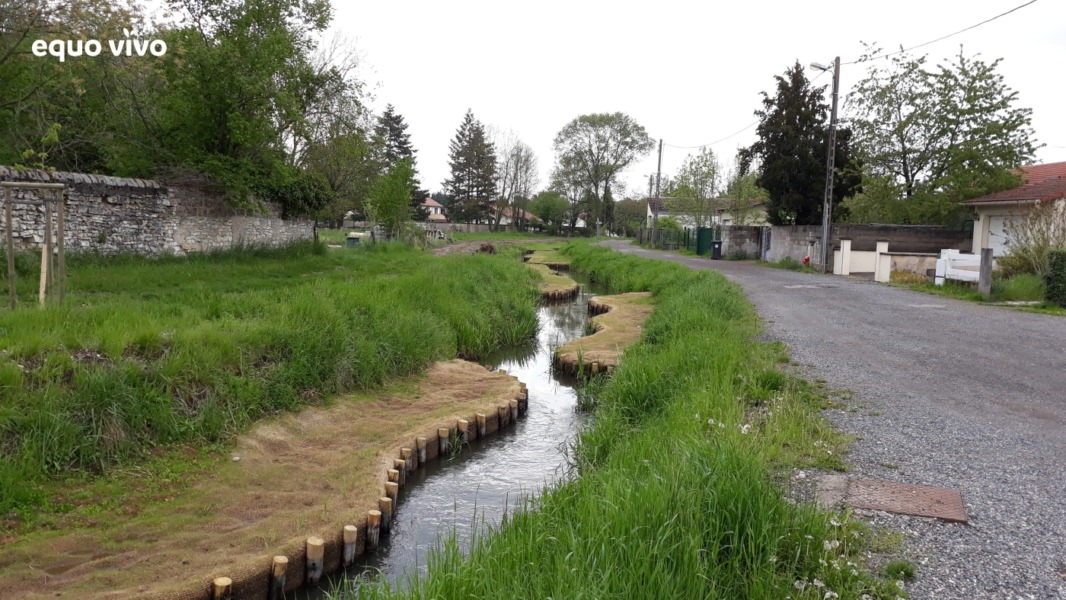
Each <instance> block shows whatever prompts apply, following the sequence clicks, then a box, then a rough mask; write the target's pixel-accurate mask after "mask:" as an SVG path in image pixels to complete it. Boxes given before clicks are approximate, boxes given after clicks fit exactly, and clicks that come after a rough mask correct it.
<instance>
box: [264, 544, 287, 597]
mask: <svg viewBox="0 0 1066 600" xmlns="http://www.w3.org/2000/svg"><path fill="white" fill-rule="evenodd" d="M288 568H289V558H288V557H287V556H280V555H279V556H275V557H274V562H273V563H272V564H271V565H270V589H269V590H268V591H267V600H285V571H286V570H288Z"/></svg>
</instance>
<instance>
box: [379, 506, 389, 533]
mask: <svg viewBox="0 0 1066 600" xmlns="http://www.w3.org/2000/svg"><path fill="white" fill-rule="evenodd" d="M378 511H379V512H380V513H381V533H383V534H385V535H388V534H389V532H390V531H391V530H392V498H389V497H384V498H378Z"/></svg>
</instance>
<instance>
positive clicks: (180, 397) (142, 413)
mask: <svg viewBox="0 0 1066 600" xmlns="http://www.w3.org/2000/svg"><path fill="white" fill-rule="evenodd" d="M68 262H69V269H68V270H69V281H68V284H67V289H68V294H67V301H66V303H64V304H63V305H58V304H50V305H48V306H47V307H45V308H43V309H38V308H37V307H36V306H33V305H32V304H30V303H29V302H27V303H26V304H24V305H23V306H22V307H20V308H19V309H18V310H17V311H14V312H12V311H3V312H0V332H2V335H0V434H2V437H0V514H8V513H9V512H10V511H13V510H14V511H16V512H20V513H21V514H23V516H24V517H28V516H29V515H32V514H34V512H35V510H36V509H38V508H41V507H42V506H43V505H44V504H45V503H46V502H47V498H48V495H47V493H46V489H47V485H48V483H49V482H50V481H57V480H58V479H59V478H61V477H69V476H72V475H78V474H85V473H88V474H101V473H105V472H107V471H108V470H109V469H111V468H114V467H115V466H117V465H128V464H135V463H136V462H137V461H139V460H143V459H144V458H145V457H147V456H148V455H149V454H151V453H152V452H153V451H154V450H156V449H158V448H165V447H170V446H173V445H176V444H182V443H188V442H198V443H201V444H211V443H214V442H217V441H219V440H224V439H227V438H229V437H230V436H232V435H234V434H236V433H238V432H240V431H242V430H243V429H245V428H246V427H247V426H248V425H249V424H251V423H252V422H254V421H256V420H257V419H259V418H261V417H263V416H265V415H269V414H273V413H277V412H279V411H286V410H295V409H298V408H299V407H301V406H303V405H305V404H307V403H310V402H315V401H317V400H319V399H322V398H324V397H326V396H329V395H331V394H335V393H338V392H342V391H349V390H366V389H371V388H374V387H376V386H379V385H381V384H382V383H383V382H384V381H385V380H386V379H388V378H391V377H395V376H401V375H405V374H409V373H413V372H416V371H418V370H420V369H422V368H424V367H425V366H426V365H427V364H428V363H430V362H432V361H434V360H438V359H448V358H453V357H456V356H460V357H467V358H476V357H479V356H482V355H484V354H486V353H488V352H490V351H492V350H493V349H496V348H498V347H500V346H502V345H508V344H513V343H517V342H519V341H522V340H524V339H528V338H529V336H531V335H532V334H533V333H534V331H535V329H536V312H535V302H536V298H537V294H536V292H535V285H536V283H535V278H534V276H533V274H532V272H531V271H530V269H528V268H526V267H525V266H524V265H522V264H521V262H520V261H519V260H517V258H516V256H515V255H511V256H487V255H479V256H469V255H467V256H455V257H440V258H437V257H430V256H427V255H426V254H424V253H422V252H418V251H414V250H411V249H409V248H405V247H401V246H395V245H389V244H378V245H375V246H373V247H372V248H369V249H360V250H348V249H343V250H335V251H328V252H327V251H326V249H325V248H324V246H322V245H314V244H301V245H296V246H292V247H289V248H285V249H259V248H244V249H239V250H235V251H231V252H223V253H217V254H214V255H197V256H190V257H186V258H158V259H145V258H135V257H128V256H121V257H113V258H104V257H100V256H92V255H86V256H72V257H70V260H69V261H68ZM28 275H29V276H28V277H23V278H22V279H21V280H20V291H21V292H22V294H23V295H24V300H26V301H29V300H30V299H32V296H31V293H32V292H31V291H30V290H29V287H30V286H29V283H27V280H31V281H30V283H33V284H34V286H35V285H36V282H35V281H32V280H35V277H33V273H32V272H31V273H29V274H28ZM23 288H25V289H23Z"/></svg>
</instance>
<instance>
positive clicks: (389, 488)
mask: <svg viewBox="0 0 1066 600" xmlns="http://www.w3.org/2000/svg"><path fill="white" fill-rule="evenodd" d="M385 495H386V496H388V497H389V499H391V500H392V501H393V502H398V501H399V497H400V486H399V485H397V484H396V483H394V482H392V481H387V482H385Z"/></svg>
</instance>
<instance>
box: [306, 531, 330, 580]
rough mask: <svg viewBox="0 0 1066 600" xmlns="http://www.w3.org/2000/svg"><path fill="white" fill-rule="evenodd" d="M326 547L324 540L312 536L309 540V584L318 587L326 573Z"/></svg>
mask: <svg viewBox="0 0 1066 600" xmlns="http://www.w3.org/2000/svg"><path fill="white" fill-rule="evenodd" d="M325 556H326V546H325V542H324V541H323V540H322V538H320V537H317V536H311V537H309V538H307V584H308V585H318V580H319V579H321V578H322V573H323V571H325V562H324V561H323V559H324V558H325Z"/></svg>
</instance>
